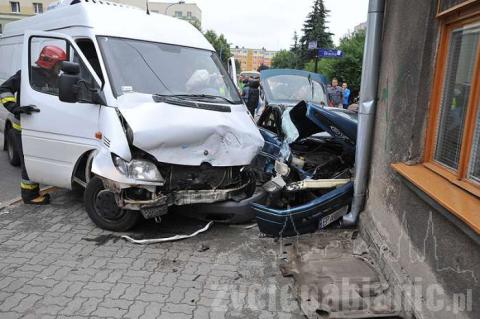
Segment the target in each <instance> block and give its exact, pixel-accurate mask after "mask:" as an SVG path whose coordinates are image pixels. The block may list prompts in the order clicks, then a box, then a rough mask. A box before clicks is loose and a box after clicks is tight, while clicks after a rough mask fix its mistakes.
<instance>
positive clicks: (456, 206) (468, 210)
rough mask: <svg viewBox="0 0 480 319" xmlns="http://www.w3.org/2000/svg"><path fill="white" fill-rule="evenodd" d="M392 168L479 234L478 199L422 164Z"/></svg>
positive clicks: (479, 207)
mask: <svg viewBox="0 0 480 319" xmlns="http://www.w3.org/2000/svg"><path fill="white" fill-rule="evenodd" d="M391 166H392V168H393V169H394V170H395V171H396V172H398V173H399V174H400V175H402V176H403V177H404V178H405V179H407V180H408V181H409V182H411V183H412V184H413V185H414V186H415V187H417V188H419V189H420V190H421V191H422V192H424V193H425V194H427V195H428V196H429V197H430V198H432V199H433V200H434V201H435V202H437V203H438V204H439V205H440V206H442V207H443V208H445V209H446V210H448V211H449V212H450V213H452V214H453V215H455V216H456V217H457V218H458V219H460V220H461V221H463V222H464V223H465V224H466V225H467V226H469V227H470V228H471V229H472V230H473V231H475V233H477V234H480V199H479V198H478V197H477V196H474V195H472V194H470V193H469V192H467V191H465V190H463V189H461V188H460V187H458V186H456V185H454V184H452V183H451V182H449V181H448V180H447V179H446V178H444V177H442V176H440V175H438V174H437V173H435V172H433V171H431V170H430V169H428V168H427V167H425V166H424V165H423V164H417V165H412V166H409V165H406V164H404V163H394V164H392V165H391Z"/></svg>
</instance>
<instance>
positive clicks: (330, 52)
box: [317, 48, 343, 58]
mask: <svg viewBox="0 0 480 319" xmlns="http://www.w3.org/2000/svg"><path fill="white" fill-rule="evenodd" d="M317 55H318V57H319V58H341V57H343V52H342V51H341V50H335V49H321V48H319V49H318V52H317Z"/></svg>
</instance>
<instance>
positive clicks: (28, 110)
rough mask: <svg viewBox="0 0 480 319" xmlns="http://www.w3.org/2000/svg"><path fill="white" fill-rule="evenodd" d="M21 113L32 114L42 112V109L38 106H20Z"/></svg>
mask: <svg viewBox="0 0 480 319" xmlns="http://www.w3.org/2000/svg"><path fill="white" fill-rule="evenodd" d="M20 112H21V113H25V114H32V112H35V113H38V112H40V109H39V108H38V107H37V106H36V105H25V106H20Z"/></svg>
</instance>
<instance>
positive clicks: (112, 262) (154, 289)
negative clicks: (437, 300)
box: [0, 191, 303, 319]
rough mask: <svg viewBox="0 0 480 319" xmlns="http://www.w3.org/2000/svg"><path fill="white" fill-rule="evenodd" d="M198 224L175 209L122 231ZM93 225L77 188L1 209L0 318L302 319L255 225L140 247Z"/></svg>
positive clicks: (275, 251) (157, 231)
mask: <svg viewBox="0 0 480 319" xmlns="http://www.w3.org/2000/svg"><path fill="white" fill-rule="evenodd" d="M203 225H205V223H203V222H198V221H193V220H189V219H186V218H183V217H179V216H167V218H166V219H165V221H164V222H162V224H155V223H153V222H143V224H142V225H139V226H138V227H137V228H135V229H134V231H132V232H129V233H128V234H129V235H132V236H136V237H137V238H140V237H142V236H143V237H145V238H156V237H164V236H170V235H173V234H177V233H190V232H193V231H195V230H197V229H199V228H200V227H202V226H203ZM118 235H119V234H118V233H111V232H107V231H103V230H101V229H99V228H97V227H95V226H94V225H93V224H92V222H91V221H90V220H89V218H88V217H87V215H86V212H85V211H84V209H83V203H82V201H81V197H80V196H79V195H75V194H74V193H72V192H64V191H59V192H57V193H54V194H53V204H52V205H50V206H45V207H32V206H25V205H17V206H15V207H10V208H7V209H4V210H2V211H0V257H1V258H0V318H2V319H5V318H63V317H68V318H70V317H78V318H98V317H108V318H173V319H175V318H212V319H213V318H303V316H302V315H300V310H299V308H298V304H297V303H296V301H295V300H294V298H293V296H292V292H291V285H292V284H293V282H292V280H291V279H290V278H283V277H282V276H281V274H280V271H279V269H278V263H279V259H280V257H279V256H280V254H281V252H282V250H281V249H279V244H278V243H275V242H274V240H272V239H265V238H263V239H262V238H259V232H258V229H257V228H256V227H254V228H251V229H245V228H244V227H243V228H240V227H234V226H227V225H220V224H215V225H213V227H212V228H211V229H210V230H208V231H207V232H206V233H203V234H200V235H199V236H197V237H194V238H190V239H187V240H184V241H178V242H173V243H163V244H156V245H149V246H139V245H134V244H131V243H128V242H126V241H125V240H123V239H120V238H119V236H118Z"/></svg>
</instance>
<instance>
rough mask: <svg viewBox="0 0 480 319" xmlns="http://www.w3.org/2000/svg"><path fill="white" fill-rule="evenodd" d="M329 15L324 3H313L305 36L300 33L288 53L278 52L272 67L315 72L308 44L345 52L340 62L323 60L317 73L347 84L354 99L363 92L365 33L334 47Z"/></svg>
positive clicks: (360, 32) (361, 32)
mask: <svg viewBox="0 0 480 319" xmlns="http://www.w3.org/2000/svg"><path fill="white" fill-rule="evenodd" d="M328 13H329V10H327V8H326V7H325V5H324V1H323V0H314V3H313V7H312V11H311V12H310V13H309V14H308V16H307V18H306V20H305V23H304V26H303V29H302V31H303V34H302V35H301V36H300V37H299V35H298V34H297V32H295V33H294V35H293V44H292V46H291V47H290V49H289V50H281V51H279V52H278V53H277V54H276V55H275V56H274V57H273V60H272V67H274V68H289V69H304V70H307V71H311V72H314V71H315V52H314V50H311V51H309V50H308V42H310V41H317V46H318V47H320V48H336V49H339V50H342V51H343V57H342V58H340V59H320V60H319V62H318V73H320V74H323V75H325V76H326V77H327V78H328V79H331V78H333V77H336V78H338V79H339V81H345V82H347V83H348V85H349V87H350V90H351V91H352V95H353V96H355V95H357V94H358V92H359V90H360V79H361V74H362V59H363V47H364V44H365V31H363V30H361V31H358V32H353V33H351V34H348V35H346V36H345V37H343V38H342V39H340V44H339V46H338V47H335V46H334V45H333V41H332V33H330V32H329V31H328V27H327V22H328V21H327V18H328Z"/></svg>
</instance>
